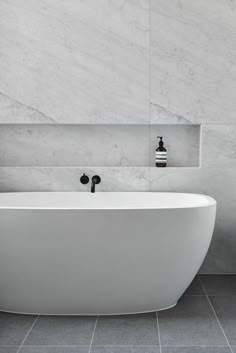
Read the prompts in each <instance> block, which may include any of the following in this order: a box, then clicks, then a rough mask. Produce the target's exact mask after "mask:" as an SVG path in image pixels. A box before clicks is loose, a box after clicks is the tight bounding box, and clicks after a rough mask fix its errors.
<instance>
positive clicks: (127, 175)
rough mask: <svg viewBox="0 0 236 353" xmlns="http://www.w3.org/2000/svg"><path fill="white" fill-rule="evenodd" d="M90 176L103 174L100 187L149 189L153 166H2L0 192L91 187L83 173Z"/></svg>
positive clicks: (80, 189) (104, 189) (110, 189)
mask: <svg viewBox="0 0 236 353" xmlns="http://www.w3.org/2000/svg"><path fill="white" fill-rule="evenodd" d="M83 173H86V174H87V175H88V176H89V177H90V180H91V178H92V176H93V175H96V174H98V175H100V177H101V183H100V184H99V185H97V191H147V190H148V187H149V168H146V167H143V168H136V167H124V168H119V167H107V168H106V167H94V168H89V167H65V168H64V167H0V192H14V191H15V192H24V191H25V192H26V191H82V192H83V191H86V192H89V191H90V187H91V183H89V184H87V185H83V184H81V183H80V177H81V175H82V174H83Z"/></svg>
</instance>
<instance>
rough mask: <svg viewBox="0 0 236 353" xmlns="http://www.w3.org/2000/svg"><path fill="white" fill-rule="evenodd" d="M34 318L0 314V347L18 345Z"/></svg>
mask: <svg viewBox="0 0 236 353" xmlns="http://www.w3.org/2000/svg"><path fill="white" fill-rule="evenodd" d="M35 319H36V316H31V315H19V314H9V313H3V312H0V346H4V345H5V346H8V345H9V346H11V345H12V346H17V345H20V344H21V342H22V341H23V339H24V337H25V336H26V334H27V333H28V331H29V329H30V327H31V326H32V324H33V323H34V321H35Z"/></svg>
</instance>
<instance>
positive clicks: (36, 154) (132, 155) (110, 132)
mask: <svg viewBox="0 0 236 353" xmlns="http://www.w3.org/2000/svg"><path fill="white" fill-rule="evenodd" d="M0 141H1V148H0V166H148V165H149V128H148V126H147V125H146V126H145V125H1V127H0Z"/></svg>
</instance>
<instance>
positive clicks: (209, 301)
mask: <svg viewBox="0 0 236 353" xmlns="http://www.w3.org/2000/svg"><path fill="white" fill-rule="evenodd" d="M198 278H199V281H200V283H201V285H202V287H203V290H204V292H205V293H206V298H207V301H208V303H209V305H210V307H211V310H212V311H213V313H214V315H215V318H216V320H217V322H218V325H219V326H220V329H221V331H222V333H223V335H224V338H225V340H226V342H227V344H228V347H229V349H230V352H231V353H234V351H233V349H232V347H231V345H230V343H229V340H228V338H227V336H226V334H225V332H224V329H223V327H222V325H221V323H220V320H219V318H218V316H217V314H216V311H215V309H214V307H213V305H212V303H211V300H210V298H209V296H208V294H207V291H206V289H205V286H204V284H203V282H202V280H201V278H200V276H198Z"/></svg>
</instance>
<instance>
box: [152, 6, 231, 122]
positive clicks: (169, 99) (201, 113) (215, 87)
mask: <svg viewBox="0 0 236 353" xmlns="http://www.w3.org/2000/svg"><path fill="white" fill-rule="evenodd" d="M235 57H236V6H235V2H234V1H229V0H208V1H205V0H198V1H189V0H181V1H179V0H172V1H166V0H151V108H152V109H151V111H152V114H151V120H152V122H153V123H166V124H167V123H170V124H171V123H174V124H175V123H186V122H190V123H234V122H235V111H236V99H235V91H236V61H235Z"/></svg>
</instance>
